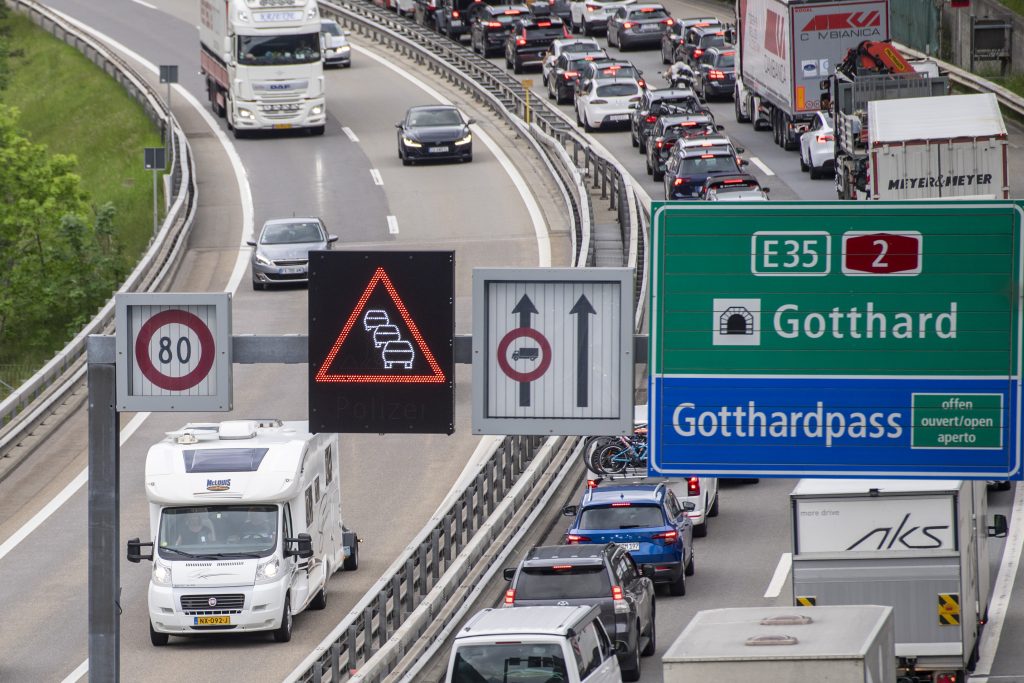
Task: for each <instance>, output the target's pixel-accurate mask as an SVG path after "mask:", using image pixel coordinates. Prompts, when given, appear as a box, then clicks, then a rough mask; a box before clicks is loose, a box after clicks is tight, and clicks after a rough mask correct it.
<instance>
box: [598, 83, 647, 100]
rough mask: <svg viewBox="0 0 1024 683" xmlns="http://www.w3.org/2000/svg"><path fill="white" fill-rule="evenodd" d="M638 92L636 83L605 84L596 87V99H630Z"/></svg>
mask: <svg viewBox="0 0 1024 683" xmlns="http://www.w3.org/2000/svg"><path fill="white" fill-rule="evenodd" d="M639 92H640V88H639V87H638V86H637V84H636V83H607V84H605V85H598V86H597V96H598V97H631V96H633V95H636V94H637V93H639Z"/></svg>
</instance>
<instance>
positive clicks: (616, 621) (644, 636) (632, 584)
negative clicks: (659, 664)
mask: <svg viewBox="0 0 1024 683" xmlns="http://www.w3.org/2000/svg"><path fill="white" fill-rule="evenodd" d="M654 572H655V568H654V566H653V565H652V566H649V567H645V568H643V570H641V569H640V568H639V567H637V564H636V562H635V561H634V560H633V557H632V556H631V555H630V554H629V552H627V551H626V549H625V547H623V546H622V545H619V544H618V543H603V544H584V545H554V546H540V547H536V548H533V549H531V550H530V551H529V552H528V553H527V554H526V557H525V558H524V559H523V561H522V562H520V563H519V566H518V567H509V568H506V569H505V573H504V576H505V579H506V580H507V581H510V582H511V583H510V585H509V588H508V590H507V591H505V599H504V602H503V606H505V607H525V606H531V605H597V606H599V607H600V609H601V624H602V625H603V626H604V628H605V630H606V631H607V632H608V634H609V635H610V636H611V637H612V639H613V640H615V641H616V642H617V643H619V642H621V643H625V647H624V648H623V650H622V651H620V652H619V653H618V656H619V664H620V666H621V667H622V680H624V681H636V680H639V678H640V657H648V656H650V655H653V654H654V650H655V626H654V616H655V615H654V582H653V581H652V579H651V578H650V577H651V576H652V575H653V574H654Z"/></svg>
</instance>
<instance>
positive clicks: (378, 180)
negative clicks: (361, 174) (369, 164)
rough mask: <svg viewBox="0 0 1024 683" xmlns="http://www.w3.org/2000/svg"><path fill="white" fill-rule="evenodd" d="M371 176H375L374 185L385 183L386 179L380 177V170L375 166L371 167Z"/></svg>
mask: <svg viewBox="0 0 1024 683" xmlns="http://www.w3.org/2000/svg"><path fill="white" fill-rule="evenodd" d="M370 177H371V178H373V184H374V185H383V184H384V179H383V178H381V177H380V171H378V170H377V169H375V168H371V169H370Z"/></svg>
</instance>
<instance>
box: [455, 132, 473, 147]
mask: <svg viewBox="0 0 1024 683" xmlns="http://www.w3.org/2000/svg"><path fill="white" fill-rule="evenodd" d="M471 142H473V134H472V133H466V137H464V138H462V139H461V140H456V141H455V144H456V145H468V144H469V143H471Z"/></svg>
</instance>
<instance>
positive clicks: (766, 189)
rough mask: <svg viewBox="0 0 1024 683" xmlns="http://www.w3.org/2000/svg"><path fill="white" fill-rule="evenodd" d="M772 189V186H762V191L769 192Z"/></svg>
mask: <svg viewBox="0 0 1024 683" xmlns="http://www.w3.org/2000/svg"><path fill="white" fill-rule="evenodd" d="M771 191H772V188H770V187H762V188H761V192H764V193H765V194H768V193H769V192H771Z"/></svg>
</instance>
